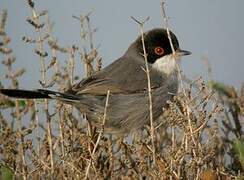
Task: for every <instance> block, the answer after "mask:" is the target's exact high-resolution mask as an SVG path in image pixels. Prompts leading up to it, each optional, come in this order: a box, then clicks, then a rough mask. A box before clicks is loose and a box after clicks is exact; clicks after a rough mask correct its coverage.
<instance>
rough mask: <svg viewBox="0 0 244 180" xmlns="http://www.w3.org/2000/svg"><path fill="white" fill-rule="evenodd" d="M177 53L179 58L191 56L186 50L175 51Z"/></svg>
mask: <svg viewBox="0 0 244 180" xmlns="http://www.w3.org/2000/svg"><path fill="white" fill-rule="evenodd" d="M175 53H176V55H177V56H187V55H190V54H191V52H190V51H186V50H182V49H177V50H176V51H175Z"/></svg>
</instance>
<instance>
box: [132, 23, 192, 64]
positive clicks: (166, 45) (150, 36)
mask: <svg viewBox="0 0 244 180" xmlns="http://www.w3.org/2000/svg"><path fill="white" fill-rule="evenodd" d="M170 37H171V40H172V44H173V46H174V50H175V51H176V54H178V55H179V56H183V55H189V54H190V52H189V51H184V50H181V49H180V47H179V42H178V40H177V38H176V36H175V34H174V33H172V32H170ZM144 42H145V47H146V53H147V59H148V62H149V63H151V64H153V63H154V62H155V61H156V60H158V59H159V58H161V57H163V56H166V55H170V54H172V53H173V52H172V48H171V45H170V41H169V38H168V34H167V31H166V29H161V28H156V29H152V30H150V31H147V32H145V33H144ZM132 51H133V52H134V53H135V52H136V53H137V54H143V46H142V38H141V36H139V37H138V38H137V40H136V41H135V42H134V43H133V44H132V45H131V46H130V47H129V49H128V52H129V53H132Z"/></svg>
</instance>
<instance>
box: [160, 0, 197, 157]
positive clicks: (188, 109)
mask: <svg viewBox="0 0 244 180" xmlns="http://www.w3.org/2000/svg"><path fill="white" fill-rule="evenodd" d="M161 9H162V16H163V19H164V23H165V26H166V30H167V35H168V38H169V42H170V46H171V49H172V52H173V54H174V55H175V49H174V46H173V43H172V38H171V35H170V31H169V23H168V17H167V15H166V11H165V1H164V0H162V1H161ZM177 71H178V79H179V81H180V85H181V88H182V91H183V94H184V96H185V97H187V95H186V92H185V89H184V87H183V81H182V76H181V70H180V67H179V65H178V64H177ZM186 101H187V98H186ZM185 105H186V114H187V119H188V126H189V130H190V135H191V139H192V142H193V144H194V146H196V141H195V138H194V133H193V128H192V124H191V118H190V114H191V109H190V107H189V106H188V102H185ZM186 141H187V138H186ZM192 152H193V154H194V156H195V157H196V152H195V149H194V148H193V149H192Z"/></svg>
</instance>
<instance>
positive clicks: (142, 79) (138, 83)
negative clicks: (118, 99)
mask: <svg viewBox="0 0 244 180" xmlns="http://www.w3.org/2000/svg"><path fill="white" fill-rule="evenodd" d="M143 68H144V69H145V64H144V60H143V59H136V58H129V57H121V58H120V59H118V60H117V61H115V62H114V63H112V64H110V65H109V66H107V67H106V68H104V69H103V70H101V71H100V72H97V73H95V74H94V75H92V76H90V77H88V78H85V79H83V80H82V81H80V82H79V83H77V84H75V85H74V86H73V87H72V88H71V89H70V90H68V92H72V93H75V94H95V95H106V94H107V91H108V90H110V92H111V93H114V94H116V93H123V94H126V93H132V92H138V91H144V90H146V89H147V87H148V84H147V82H148V81H147V76H146V73H145V71H144V70H143ZM150 77H151V87H152V88H154V87H159V86H161V85H162V83H163V81H164V80H163V76H162V74H159V72H157V71H154V70H152V69H151V70H150Z"/></svg>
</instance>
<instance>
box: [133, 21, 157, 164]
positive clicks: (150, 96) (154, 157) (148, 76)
mask: <svg viewBox="0 0 244 180" xmlns="http://www.w3.org/2000/svg"><path fill="white" fill-rule="evenodd" d="M131 18H132V19H133V20H134V21H135V22H136V23H137V24H139V26H140V33H141V40H142V48H143V57H144V60H145V65H146V74H147V85H148V98H149V113H150V114H149V116H150V136H151V142H152V153H153V166H155V165H156V150H155V144H154V142H155V141H154V134H155V129H154V126H153V112H152V89H151V80H150V72H149V67H148V61H147V52H146V47H145V41H144V33H143V27H144V24H145V23H146V22H147V21H148V20H149V17H147V18H146V19H145V20H144V21H142V22H140V21H138V20H137V19H136V18H134V17H131Z"/></svg>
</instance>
